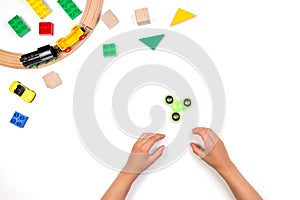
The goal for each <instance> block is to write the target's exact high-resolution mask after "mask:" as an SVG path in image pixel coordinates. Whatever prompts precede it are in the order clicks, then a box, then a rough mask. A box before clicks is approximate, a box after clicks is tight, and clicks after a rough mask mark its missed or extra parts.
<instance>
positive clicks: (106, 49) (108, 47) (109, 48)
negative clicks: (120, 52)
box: [103, 43, 117, 57]
mask: <svg viewBox="0 0 300 200" xmlns="http://www.w3.org/2000/svg"><path fill="white" fill-rule="evenodd" d="M103 56H104V57H111V56H117V50H116V45H115V44H114V43H111V44H103Z"/></svg>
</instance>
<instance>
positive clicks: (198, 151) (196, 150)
mask: <svg viewBox="0 0 300 200" xmlns="http://www.w3.org/2000/svg"><path fill="white" fill-rule="evenodd" d="M190 145H191V147H192V150H193V152H194V154H196V155H197V156H200V154H201V152H202V149H201V148H200V147H199V145H197V144H195V143H190Z"/></svg>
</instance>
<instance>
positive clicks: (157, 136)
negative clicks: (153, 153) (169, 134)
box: [144, 133, 166, 151]
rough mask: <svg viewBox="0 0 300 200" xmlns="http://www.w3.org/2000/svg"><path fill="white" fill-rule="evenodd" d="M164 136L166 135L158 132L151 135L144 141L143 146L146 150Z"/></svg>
mask: <svg viewBox="0 0 300 200" xmlns="http://www.w3.org/2000/svg"><path fill="white" fill-rule="evenodd" d="M165 137H166V135H164V134H159V133H157V134H155V135H152V136H151V137H149V138H148V139H147V140H146V141H145V143H144V148H145V149H146V151H149V150H150V149H151V147H152V146H153V145H154V143H155V142H157V141H159V140H161V139H163V138H165Z"/></svg>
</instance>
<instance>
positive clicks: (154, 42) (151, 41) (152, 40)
mask: <svg viewBox="0 0 300 200" xmlns="http://www.w3.org/2000/svg"><path fill="white" fill-rule="evenodd" d="M164 36H165V35H164V34H162V35H156V36H152V37H146V38H141V39H139V40H140V41H141V42H143V43H144V44H145V45H147V46H148V47H149V48H150V49H152V50H155V49H156V47H157V46H158V44H159V43H160V41H161V40H162V39H163V37H164Z"/></svg>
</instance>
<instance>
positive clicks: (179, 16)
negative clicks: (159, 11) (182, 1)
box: [171, 8, 196, 26]
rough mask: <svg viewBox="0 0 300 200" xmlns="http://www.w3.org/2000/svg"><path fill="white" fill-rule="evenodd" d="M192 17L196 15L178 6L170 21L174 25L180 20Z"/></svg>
mask: <svg viewBox="0 0 300 200" xmlns="http://www.w3.org/2000/svg"><path fill="white" fill-rule="evenodd" d="M193 17H196V15H195V14H193V13H190V12H188V11H186V10H183V9H181V8H178V10H177V12H176V14H175V16H174V18H173V21H172V23H171V26H174V25H176V24H179V23H181V22H184V21H186V20H189V19H191V18H193Z"/></svg>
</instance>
